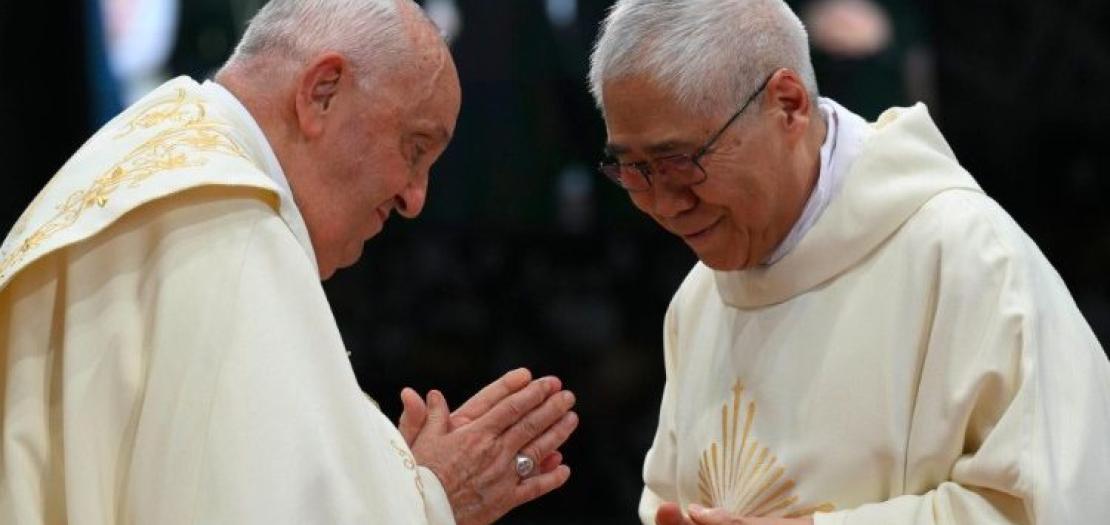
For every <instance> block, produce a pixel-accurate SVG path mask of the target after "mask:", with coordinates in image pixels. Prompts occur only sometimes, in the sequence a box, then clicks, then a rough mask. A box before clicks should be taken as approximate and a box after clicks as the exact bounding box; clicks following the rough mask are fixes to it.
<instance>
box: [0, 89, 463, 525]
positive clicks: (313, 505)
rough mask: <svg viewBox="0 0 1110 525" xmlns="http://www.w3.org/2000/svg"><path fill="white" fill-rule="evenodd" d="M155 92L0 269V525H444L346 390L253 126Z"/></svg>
mask: <svg viewBox="0 0 1110 525" xmlns="http://www.w3.org/2000/svg"><path fill="white" fill-rule="evenodd" d="M212 94H213V92H212V90H210V89H209V90H206V89H205V88H202V87H201V86H199V85H197V83H195V82H193V81H192V80H189V79H186V78H181V79H177V80H173V81H170V82H169V83H167V84H165V85H163V86H162V87H160V88H158V89H157V90H156V91H154V92H153V93H151V94H150V95H148V96H147V97H145V98H144V99H143V100H141V101H140V102H138V103H137V104H136V105H135V106H133V107H132V108H130V109H128V110H127V111H125V112H124V113H123V114H122V115H120V116H119V117H118V118H116V119H115V120H113V121H112V122H110V123H109V124H108V125H107V126H105V127H104V128H103V129H102V130H100V131H99V132H98V133H97V134H96V135H95V136H94V137H93V138H92V139H90V140H89V142H88V143H87V144H85V146H83V147H82V148H81V149H80V150H79V151H78V152H77V153H76V154H75V155H74V156H73V158H72V159H71V160H70V161H69V162H68V163H67V164H66V165H65V166H64V167H63V168H62V169H61V171H60V172H59V173H58V174H57V175H56V176H55V177H54V178H53V179H52V180H51V182H50V183H49V184H48V185H47V187H46V188H45V189H44V190H43V191H42V193H41V194H40V195H39V197H38V198H36V200H35V202H34V203H32V205H31V207H30V208H28V210H27V211H26V212H25V213H24V216H23V217H22V218H21V219H20V221H19V222H18V223H17V224H16V226H15V227H14V228H13V230H12V232H11V233H10V234H9V236H8V238H7V240H6V241H5V242H4V245H3V247H2V248H0V411H2V412H0V425H2V428H0V434H2V441H0V446H2V449H0V523H13V524H14V523H19V524H37V523H52V524H53V523H70V524H79V525H97V524H118V523H135V524H159V525H161V524H194V523H195V524H218V523H228V524H241V523H259V524H271V523H290V524H293V523H295V524H302V523H329V524H330V523H352V524H354V523H381V524H391V525H392V524H425V523H428V524H441V523H448V524H450V523H454V519H453V517H452V513H451V509H450V504H449V502H448V501H447V498H446V495H445V494H444V492H443V488H442V487H441V485H440V484H439V481H438V480H437V479H436V476H435V475H434V474H433V473H432V472H431V471H429V470H427V469H425V468H423V467H420V466H418V465H416V464H415V461H414V459H413V456H412V454H411V452H410V451H409V449H408V447H407V445H406V444H405V442H404V440H403V439H402V437H401V435H400V434H399V433H398V432H397V430H396V428H394V426H393V425H392V423H391V422H390V421H389V420H388V419H387V418H386V417H385V416H384V415H383V414H382V413H381V412H380V411H379V410H378V409H377V408H376V407H375V406H374V405H373V404H372V403H371V402H370V401H369V400H368V399H367V397H366V396H365V395H364V394H363V393H362V391H361V390H360V389H359V386H358V384H357V382H356V380H355V377H354V374H353V372H352V370H351V366H350V363H349V361H348V359H347V356H346V352H345V350H344V347H343V343H342V340H341V339H340V336H339V333H338V331H337V328H336V325H335V321H334V319H333V318H332V315H331V311H330V309H329V306H328V303H327V300H326V298H325V296H324V292H323V289H322V287H321V286H320V282H319V277H318V273H317V270H316V263H315V259H314V255H313V251H312V245H311V243H310V241H309V238H308V234H307V230H306V228H305V225H304V222H303V220H302V218H301V216H300V214H299V212H298V211H297V209H296V206H295V205H293V201H292V199H291V198H290V195H288V193H287V190H286V189H285V188H283V187H282V186H281V185H280V184H277V183H275V179H272V178H271V177H268V176H267V173H266V172H267V171H271V172H272V171H273V170H280V166H277V165H276V159H275V158H274V156H273V153H272V151H271V150H270V147H269V145H268V144H267V142H266V138H265V136H263V135H262V133H261V131H260V130H259V129H258V127H257V125H255V124H254V122H253V121H251V120H250V116H249V113H247V112H246V111H245V109H243V108H242V106H240V105H238V104H237V101H235V100H234V98H233V97H232V98H231V99H230V101H229V100H228V99H227V98H222V99H221V98H220V97H214V96H212Z"/></svg>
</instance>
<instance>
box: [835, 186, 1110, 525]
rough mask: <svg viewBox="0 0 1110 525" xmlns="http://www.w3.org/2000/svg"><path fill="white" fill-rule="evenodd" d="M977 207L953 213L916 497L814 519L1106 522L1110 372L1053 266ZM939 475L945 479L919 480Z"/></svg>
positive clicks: (960, 203) (917, 458) (925, 387)
mask: <svg viewBox="0 0 1110 525" xmlns="http://www.w3.org/2000/svg"><path fill="white" fill-rule="evenodd" d="M980 199H981V198H979V197H971V196H966V197H961V198H959V199H958V200H953V201H952V202H951V203H950V205H949V207H948V208H947V209H946V213H945V215H946V216H947V220H946V221H945V229H946V231H945V232H944V235H945V239H946V240H945V243H944V246H943V253H942V259H941V261H942V262H941V267H940V273H941V275H942V276H943V278H942V285H941V288H940V290H938V299H937V308H936V314H935V315H936V317H935V319H934V322H933V329H932V331H931V334H930V339H929V343H928V345H929V347H928V351H927V353H926V355H925V360H924V362H923V364H922V372H921V379H920V382H919V385H918V396H917V400H916V405H915V407H914V412H913V415H912V420H911V434H910V441H909V443H908V447H909V450H908V452H907V460H906V462H907V466H906V469H907V473H908V474H907V483H906V486H905V488H904V490H905V492H906V493H908V494H911V495H905V496H900V497H896V498H893V499H891V500H889V501H885V502H881V503H874V504H868V505H863V506H860V507H858V508H854V509H846V510H842V511H840V512H835V513H830V514H818V515H817V516H816V517H815V518H816V519H815V522H816V523H817V524H818V525H829V524H841V523H844V524H872V523H875V524H878V523H914V524H922V525H927V524H934V523H936V524H956V523H1097V522H1101V521H1105V519H1106V516H1107V515H1108V514H1110V502H1108V500H1107V499H1106V498H1105V497H1103V495H1102V494H1104V493H1105V482H1104V479H1105V472H1107V471H1108V469H1110V446H1108V445H1107V442H1106V436H1107V435H1110V365H1108V363H1107V361H1106V357H1105V356H1104V355H1103V352H1102V350H1101V348H1099V345H1098V342H1097V341H1096V340H1095V338H1094V335H1093V334H1092V333H1091V330H1090V328H1089V327H1088V326H1087V324H1086V322H1085V321H1084V320H1083V317H1082V315H1081V314H1080V312H1079V311H1078V309H1077V308H1076V306H1075V304H1074V302H1073V301H1072V299H1071V297H1070V295H1069V294H1068V292H1067V289H1066V287H1065V286H1064V284H1063V282H1062V281H1061V280H1060V278H1059V276H1057V275H1056V272H1055V271H1054V270H1053V269H1052V267H1051V266H1050V265H1049V263H1048V261H1046V260H1045V259H1044V257H1043V256H1042V255H1041V254H1040V252H1039V250H1037V248H1036V247H1035V246H1033V244H1032V241H1031V240H1029V239H1028V237H1026V236H1025V235H1024V233H1022V232H1021V231H1020V229H1018V228H1017V226H1016V225H1015V224H1013V223H1012V221H1011V220H1010V219H1009V218H1008V217H1006V216H1005V214H1004V213H1002V212H1001V210H999V209H997V207H996V205H995V204H994V203H993V202H990V203H986V204H984V203H983V201H982V200H980ZM938 423H939V424H938ZM953 428H957V429H960V432H958V433H957V434H956V435H952V434H953V432H952V429H953ZM915 443H949V444H950V447H951V449H950V454H951V457H954V458H956V459H955V462H954V463H951V464H950V465H949V464H948V463H947V462H945V463H943V464H940V463H939V462H934V460H932V459H931V458H929V457H925V456H924V455H917V454H916V453H915V449H916V447H915ZM930 469H943V470H934V471H932V472H928V471H929V470H930ZM915 472H917V473H922V472H925V474H924V475H919V476H917V478H918V479H917V480H915V479H914V477H915V476H914V473H915ZM930 478H932V479H937V478H939V479H941V480H942V481H941V482H939V483H936V482H930V483H929V484H928V485H926V484H925V483H924V482H921V481H920V480H922V479H930Z"/></svg>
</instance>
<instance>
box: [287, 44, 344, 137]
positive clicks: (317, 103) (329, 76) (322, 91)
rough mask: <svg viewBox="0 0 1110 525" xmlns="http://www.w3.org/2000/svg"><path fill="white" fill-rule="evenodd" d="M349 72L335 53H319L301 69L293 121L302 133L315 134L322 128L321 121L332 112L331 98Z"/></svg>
mask: <svg viewBox="0 0 1110 525" xmlns="http://www.w3.org/2000/svg"><path fill="white" fill-rule="evenodd" d="M350 75H351V71H350V65H349V63H348V62H347V59H346V58H344V57H343V55H340V54H338V53H325V54H323V55H320V56H319V57H317V58H316V59H314V60H313V61H312V62H311V63H310V64H309V66H308V67H307V68H305V69H304V70H303V71H302V72H301V75H300V77H299V79H298V82H297V92H296V96H295V99H296V101H295V103H296V110H297V122H298V124H299V125H300V128H301V133H303V134H304V135H305V136H306V137H309V138H316V137H318V136H320V134H321V133H323V132H324V127H325V126H324V125H325V123H326V121H327V119H328V118H329V117H331V116H332V115H333V114H334V113H335V110H334V105H335V101H336V99H337V98H338V96H339V94H340V90H341V89H342V88H343V87H344V86H345V85H347V84H348V80H349V78H348V77H350Z"/></svg>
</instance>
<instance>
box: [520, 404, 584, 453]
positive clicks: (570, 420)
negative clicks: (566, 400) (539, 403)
mask: <svg viewBox="0 0 1110 525" xmlns="http://www.w3.org/2000/svg"><path fill="white" fill-rule="evenodd" d="M552 397H556V396H552ZM551 402H552V400H551V399H548V400H547V403H551ZM541 410H542V408H541ZM521 424H522V425H523V424H524V422H521ZM575 428H578V414H575V413H574V412H567V413H566V414H563V416H562V417H560V418H559V420H558V421H557V422H555V424H553V425H551V426H550V427H548V428H547V430H545V431H544V432H543V434H540V436H539V437H537V438H536V439H534V440H532V442H531V443H528V444H527V445H525V446H524V447H522V448H521V449H520V453H521V454H524V455H526V456H528V457H530V458H542V459H545V460H546V458H547V456H548V454H550V453H552V452H554V451H555V450H558V448H559V447H561V446H563V443H566V441H567V438H569V437H570V435H571V433H573V432H574V429H575Z"/></svg>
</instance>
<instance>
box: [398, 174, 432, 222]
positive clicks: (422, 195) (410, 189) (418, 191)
mask: <svg viewBox="0 0 1110 525" xmlns="http://www.w3.org/2000/svg"><path fill="white" fill-rule="evenodd" d="M427 195H428V178H427V177H426V176H424V177H417V179H416V180H414V181H412V182H410V183H409V185H408V186H405V189H403V190H401V193H398V194H397V196H396V197H394V201H395V202H394V209H396V210H397V213H399V214H401V216H402V217H404V218H406V219H415V218H416V217H417V216H418V215H420V212H421V211H422V210H423V209H424V200H425V199H426V198H427Z"/></svg>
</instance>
